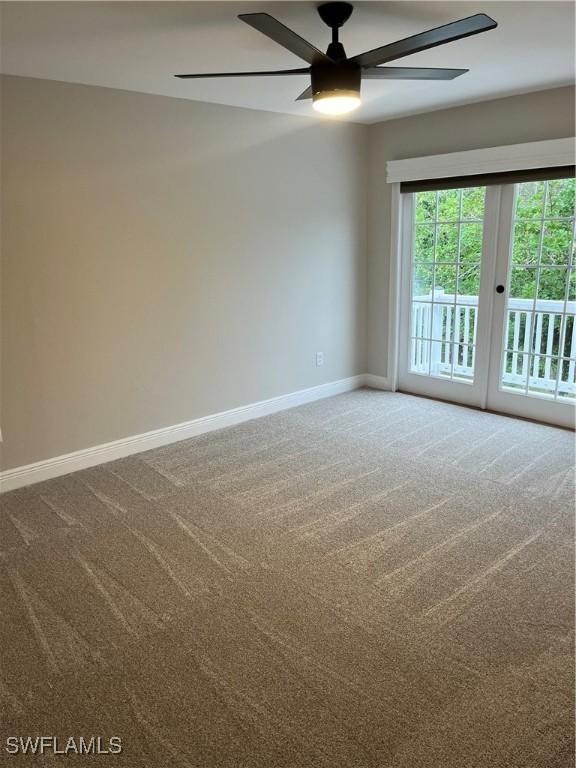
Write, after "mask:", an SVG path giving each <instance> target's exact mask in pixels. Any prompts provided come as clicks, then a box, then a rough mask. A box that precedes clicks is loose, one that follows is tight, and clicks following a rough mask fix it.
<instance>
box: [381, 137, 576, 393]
mask: <svg viewBox="0 0 576 768" xmlns="http://www.w3.org/2000/svg"><path fill="white" fill-rule="evenodd" d="M575 164H576V139H575V138H572V137H569V138H565V139H550V140H548V141H531V142H529V143H526V144H511V145H508V146H504V147H488V148H485V149H472V150H467V151H464V152H450V153H448V154H444V155H429V156H428V157H411V158H406V159H405V160H389V161H388V162H387V163H386V182H387V183H388V184H390V185H391V196H392V200H391V203H392V205H391V221H390V274H389V278H390V283H389V287H388V360H387V368H388V371H387V373H388V377H387V378H388V387H389V389H391V390H392V391H393V392H394V391H396V389H397V388H398V348H399V344H398V333H399V327H400V294H399V292H400V264H401V258H400V255H401V254H400V249H401V247H402V236H401V235H402V205H401V195H400V182H402V181H419V180H422V179H448V178H451V177H453V176H472V175H476V174H481V173H482V174H484V173H505V172H507V171H521V170H527V169H533V168H551V167H556V166H562V165H575Z"/></svg>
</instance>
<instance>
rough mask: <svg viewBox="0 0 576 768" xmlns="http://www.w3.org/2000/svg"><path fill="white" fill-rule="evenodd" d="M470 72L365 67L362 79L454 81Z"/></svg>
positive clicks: (423, 68) (461, 70)
mask: <svg viewBox="0 0 576 768" xmlns="http://www.w3.org/2000/svg"><path fill="white" fill-rule="evenodd" d="M469 71H470V70H469V69H435V68H434V67H365V68H364V69H363V70H362V77H363V78H367V79H368V80H454V78H456V77H460V75H465V74H466V72H469Z"/></svg>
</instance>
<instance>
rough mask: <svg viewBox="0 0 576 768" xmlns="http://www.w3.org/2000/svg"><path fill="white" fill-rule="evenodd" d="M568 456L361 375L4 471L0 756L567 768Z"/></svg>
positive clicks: (535, 437)
mask: <svg viewBox="0 0 576 768" xmlns="http://www.w3.org/2000/svg"><path fill="white" fill-rule="evenodd" d="M573 465H574V444H573V435H572V434H571V433H569V432H566V431H562V430H559V429H554V428H551V427H546V426H541V425H537V424H532V423H528V422H522V421H517V420H514V419H507V418H504V417H500V416H494V415H491V414H485V413H480V412H476V411H472V410H468V409H464V408H459V407H457V406H452V405H448V404H442V403H437V402H433V401H428V400H424V399H420V398H415V397H410V396H406V395H401V394H390V393H383V392H376V391H371V390H361V391H357V392H353V393H350V394H346V395H341V396H339V397H335V398H331V399H329V400H324V401H321V402H318V403H314V404H311V405H307V406H303V407H301V408H297V409H294V410H291V411H285V412H283V413H280V414H277V415H274V416H270V417H267V418H264V419H260V420H256V421H252V422H248V423H245V424H242V425H240V426H237V427H234V428H231V429H227V430H223V431H220V432H214V433H212V434H208V435H205V436H202V437H199V438H196V439H194V440H188V441H184V442H181V443H178V444H175V445H172V446H169V447H166V448H162V449H158V450H155V451H151V452H149V453H145V454H141V455H139V456H138V457H133V458H129V459H124V460H121V461H117V462H114V463H111V464H107V465H105V466H101V467H98V468H95V469H89V470H85V471H83V472H78V473H76V474H74V475H68V476H67V477H64V478H60V479H57V480H52V481H49V482H46V483H42V484H39V485H36V486H33V487H31V488H28V489H24V490H20V491H14V492H12V493H8V494H5V495H4V496H2V498H1V504H2V508H3V511H2V513H1V515H0V548H1V551H2V557H1V558H0V610H1V623H0V763H2V761H4V763H2V764H6V765H8V766H10V765H24V764H25V765H31V766H52V765H66V766H76V765H83V766H84V765H86V764H93V763H94V764H96V765H99V764H102V765H121V766H130V767H134V768H164V766H167V767H168V766H170V768H173V767H177V768H179V767H184V766H186V767H189V766H194V768H288V767H290V768H348V767H350V768H429V767H430V768H491V767H493V766H494V767H495V766H498V768H504V767H506V768H568V767H569V766H573V765H574V759H573V754H574V745H573V714H574V713H573V693H572V691H573V662H572V659H573V644H572V624H573V617H574V578H573V542H574V531H573V515H574V510H573V499H574V475H573ZM35 734H48V735H58V736H59V737H60V738H61V739H65V738H67V737H68V736H75V737H76V738H78V737H79V736H80V735H84V736H85V737H89V736H91V735H100V736H103V737H104V738H106V739H108V738H109V737H110V736H112V735H116V736H119V737H120V738H121V739H122V743H123V752H122V754H121V755H119V756H108V757H100V758H94V757H92V758H86V757H75V756H68V757H65V758H64V757H59V758H51V757H50V756H49V755H46V756H44V757H38V756H37V757H34V758H32V757H28V758H23V757H10V756H8V755H7V754H6V753H5V752H4V744H5V739H6V737H7V736H9V735H18V736H27V735H35ZM90 760H92V761H93V762H92V763H91V762H90Z"/></svg>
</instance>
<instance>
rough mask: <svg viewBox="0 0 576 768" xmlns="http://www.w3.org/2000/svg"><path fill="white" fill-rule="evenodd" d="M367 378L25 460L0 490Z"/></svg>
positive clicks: (0, 482) (3, 476)
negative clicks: (51, 456) (63, 452)
mask: <svg viewBox="0 0 576 768" xmlns="http://www.w3.org/2000/svg"><path fill="white" fill-rule="evenodd" d="M369 378H379V377H370V376H366V375H365V374H362V375H359V376H351V377H350V378H348V379H341V380H340V381H332V382H329V383H328V384H320V385H319V386H317V387H310V388H308V389H301V390H299V391H298V392H292V393H290V394H288V395H280V396H279V397H272V398H270V399H269V400H261V401H260V402H258V403H252V404H251V405H243V406H241V407H240V408H232V409H231V410H229V411H222V412H221V413H214V414H212V415H210V416H202V417H200V418H198V419H192V421H185V422H183V423H182V424H175V425H174V426H172V427H163V428H162V429H155V430H153V431H152V432H144V433H143V434H141V435H133V436H132V437H125V438H122V439H121V440H114V441H113V442H111V443H103V444H102V445H95V446H93V447H92V448H85V449H83V450H80V451H74V452H73V453H67V454H65V455H63V456H55V457H54V458H52V459H45V460H44V461H37V462H35V463H34V464H27V465H26V466H23V467H15V468H14V469H7V470H5V471H4V472H0V492H1V493H5V492H6V491H12V490H14V489H16V488H21V487H22V486H25V485H32V484H33V483H40V482H42V481H43V480H50V479H51V478H53V477H60V476H61V475H67V474H68V473H69V472H77V471H78V470H79V469H86V468H87V467H93V466H95V465H96V464H104V463H105V462H107V461H114V460H115V459H121V458H123V457H125V456H130V455H132V454H133V453H140V452H142V451H149V450H150V449H151V448H158V447H160V446H161V445H168V444H169V443H175V442H177V441H178V440H186V439H187V438H189V437H196V436H197V435H201V434H203V433H204V432H212V431H213V430H215V429H223V428H224V427H231V426H233V425H234V424H240V423H241V422H242V421H249V420H250V419H257V418H259V417H260V416H267V415H269V414H271V413H277V412H278V411H284V410H286V409H287V408H294V407H295V406H297V405H303V404H304V403H311V402H313V401H314V400H321V399H322V398H324V397H331V396H332V395H339V394H341V393H342V392H350V391H351V390H353V389H358V388H359V387H363V386H365V385H368V386H377V385H373V384H368V379H369Z"/></svg>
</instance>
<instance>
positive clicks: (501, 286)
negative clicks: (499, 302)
mask: <svg viewBox="0 0 576 768" xmlns="http://www.w3.org/2000/svg"><path fill="white" fill-rule="evenodd" d="M505 290H506V288H505V287H504V286H503V285H497V286H496V293H504V291H505Z"/></svg>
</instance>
